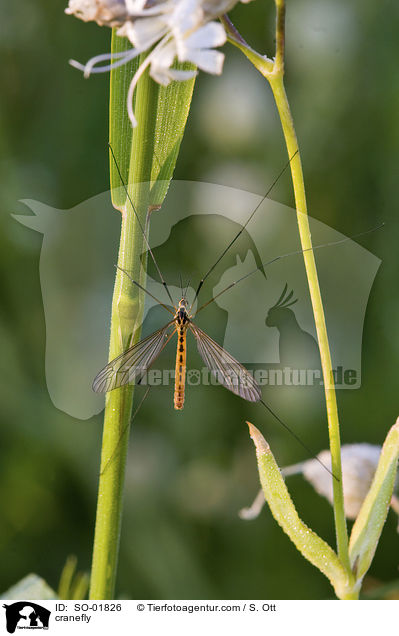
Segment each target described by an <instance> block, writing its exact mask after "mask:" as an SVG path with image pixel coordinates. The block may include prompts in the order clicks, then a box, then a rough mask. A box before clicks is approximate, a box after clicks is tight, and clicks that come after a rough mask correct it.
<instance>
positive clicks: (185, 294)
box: [183, 278, 191, 298]
mask: <svg viewBox="0 0 399 636" xmlns="http://www.w3.org/2000/svg"><path fill="white" fill-rule="evenodd" d="M190 283H191V279H190V278H189V279H188V283H187V287H186V289H185V290H184V294H183V296H184V298H186V297H187V291H188V288H189V286H190Z"/></svg>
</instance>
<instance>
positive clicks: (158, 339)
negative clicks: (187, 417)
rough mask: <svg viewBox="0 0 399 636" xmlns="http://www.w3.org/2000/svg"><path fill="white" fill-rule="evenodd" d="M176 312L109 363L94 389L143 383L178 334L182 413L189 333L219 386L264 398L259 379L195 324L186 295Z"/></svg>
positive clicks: (101, 390)
mask: <svg viewBox="0 0 399 636" xmlns="http://www.w3.org/2000/svg"><path fill="white" fill-rule="evenodd" d="M164 307H165V305H164ZM165 308H166V307H165ZM175 310H176V313H175V314H174V317H173V320H171V321H170V322H168V323H167V324H166V325H165V326H164V327H162V328H161V329H158V331H155V332H154V333H153V334H151V335H150V336H148V337H147V338H144V339H143V340H140V342H138V343H137V344H135V345H133V347H130V348H129V349H127V351H125V352H124V353H122V354H121V355H120V356H118V357H117V358H115V359H114V360H112V361H111V362H110V363H109V364H107V366H106V367H104V369H102V371H100V373H99V374H98V375H97V376H96V378H95V379H94V382H93V390H94V391H96V392H97V393H105V392H107V391H112V390H113V389H116V388H117V387H120V386H123V385H124V384H128V383H129V382H132V383H133V382H136V383H137V382H140V380H141V379H142V378H143V376H144V375H145V373H146V371H147V370H148V369H149V368H150V367H151V365H152V364H153V363H154V362H155V360H156V359H157V358H158V356H159V354H160V353H161V351H162V350H163V349H164V347H165V346H166V345H167V343H168V342H169V340H170V339H171V338H172V336H173V335H174V334H175V333H177V351H176V367H175V393H174V407H175V409H177V410H179V411H180V410H181V409H182V408H183V406H184V394H185V382H186V355H187V353H186V352H187V347H186V338H187V331H188V330H190V331H191V333H192V334H193V335H194V337H195V340H196V342H197V348H198V352H199V354H200V356H201V357H202V359H203V361H204V362H205V364H206V366H207V367H208V369H209V370H210V371H211V373H212V374H213V376H214V377H215V378H216V379H217V380H218V381H219V382H220V384H222V385H223V386H224V387H225V388H226V389H228V390H229V391H232V392H233V393H235V394H236V395H239V396H240V397H242V398H243V399H244V400H248V401H249V402H258V401H259V400H260V399H261V397H262V396H261V392H260V388H259V386H258V384H257V382H256V380H255V379H254V378H253V376H252V375H251V373H249V371H248V370H247V369H246V368H245V367H244V366H243V365H242V364H240V362H238V361H237V360H236V359H235V358H233V356H231V355H230V354H229V353H228V352H227V351H226V350H225V349H223V348H222V347H221V346H220V345H218V343H217V342H215V341H214V340H212V338H210V337H209V336H208V335H207V334H206V333H205V332H204V331H202V329H200V328H199V327H197V325H196V324H194V322H193V321H192V316H191V315H190V314H189V312H188V311H187V299H186V297H185V296H183V297H182V298H181V300H180V302H179V306H178V307H175Z"/></svg>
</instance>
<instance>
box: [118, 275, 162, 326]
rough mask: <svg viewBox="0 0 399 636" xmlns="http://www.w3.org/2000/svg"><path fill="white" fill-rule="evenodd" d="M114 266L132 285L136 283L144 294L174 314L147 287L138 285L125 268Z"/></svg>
mask: <svg viewBox="0 0 399 636" xmlns="http://www.w3.org/2000/svg"><path fill="white" fill-rule="evenodd" d="M115 267H116V269H120V270H121V272H123V273H124V274H125V275H126V276H127V277H128V278H129V280H130V281H131V282H132V283H133V284H134V285H136V287H138V288H139V289H141V291H143V292H145V293H146V294H148V296H151V298H153V299H154V300H156V302H157V303H158V304H159V305H161V307H163V308H164V309H166V311H168V312H169V313H170V314H172V316H173V315H174V312H173V311H172V310H171V309H170V307H168V306H167V305H164V304H163V303H161V301H160V300H159V299H158V298H156V297H155V296H154V295H153V294H151V292H150V291H148V289H146V288H145V287H143V285H140V283H138V282H137V280H134V278H132V277H131V276H130V274H129V272H127V271H126V270H125V269H123V267H119V265H115Z"/></svg>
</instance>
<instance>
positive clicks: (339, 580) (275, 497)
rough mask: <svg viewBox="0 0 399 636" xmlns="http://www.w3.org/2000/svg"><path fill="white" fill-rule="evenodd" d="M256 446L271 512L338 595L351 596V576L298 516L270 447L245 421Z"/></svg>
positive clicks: (257, 431)
mask: <svg viewBox="0 0 399 636" xmlns="http://www.w3.org/2000/svg"><path fill="white" fill-rule="evenodd" d="M247 424H248V426H249V430H250V435H251V437H252V439H253V441H254V444H255V447H256V456H257V460H258V469H259V477H260V482H261V485H262V489H263V493H264V495H265V499H266V501H267V503H268V505H269V508H270V510H271V513H272V515H273V517H274V518H275V520H276V521H277V523H278V524H279V525H280V526H281V527H282V529H283V530H284V532H285V533H286V534H287V535H288V536H289V538H290V539H291V541H292V542H293V543H294V545H295V547H296V548H297V550H299V552H300V553H301V554H302V555H303V556H304V557H305V559H307V560H308V561H310V563H312V564H313V565H314V566H315V567H317V568H318V569H319V570H320V571H321V572H323V574H324V575H325V576H326V577H327V578H328V580H329V581H330V583H331V585H332V586H333V587H334V589H335V593H336V594H337V596H338V597H339V598H350V597H351V591H352V583H353V581H352V578H351V574H350V573H349V572H346V570H345V568H344V567H343V565H342V563H341V562H340V560H339V559H338V556H337V555H336V553H335V552H334V550H333V549H332V548H331V547H330V546H329V545H328V543H326V542H325V541H323V539H321V538H320V537H319V536H318V535H317V534H316V533H315V532H313V530H311V529H310V528H309V527H308V526H307V525H305V524H304V522H303V521H302V520H301V519H300V517H299V515H298V513H297V511H296V509H295V506H294V504H293V501H292V499H291V497H290V494H289V492H288V489H287V486H286V485H285V482H284V479H283V477H282V475H281V472H280V469H279V467H278V466H277V463H276V460H275V459H274V457H273V454H272V452H271V450H270V446H269V445H268V443H267V442H266V440H265V439H264V437H263V436H262V434H261V433H260V431H259V430H258V429H257V428H256V427H255V426H253V425H252V424H250V423H249V422H247Z"/></svg>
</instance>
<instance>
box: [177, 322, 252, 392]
mask: <svg viewBox="0 0 399 636" xmlns="http://www.w3.org/2000/svg"><path fill="white" fill-rule="evenodd" d="M189 327H190V329H191V331H192V332H193V334H194V336H195V339H196V341H197V347H198V352H199V354H200V356H201V358H202V359H203V361H204V362H205V364H206V366H207V367H208V368H209V369H210V371H211V372H212V374H213V376H214V377H215V378H216V379H217V380H218V382H220V384H222V385H223V386H224V387H226V389H228V390H229V391H232V392H233V393H235V394H236V395H239V396H240V397H242V398H243V399H244V400H248V401H249V402H258V401H259V400H260V399H261V397H262V395H261V392H260V388H259V386H258V384H257V382H256V380H255V379H254V378H253V376H252V375H251V374H250V373H249V371H248V370H247V369H246V368H245V367H243V366H242V364H240V363H239V362H238V361H237V360H236V359H235V358H233V356H231V355H230V354H229V353H227V351H225V350H224V349H223V348H222V347H221V346H220V345H218V343H217V342H215V341H214V340H212V338H210V337H209V336H208V335H207V334H206V333H205V332H204V331H202V329H200V328H199V327H197V326H196V325H194V324H193V323H192V322H190V323H189Z"/></svg>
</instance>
